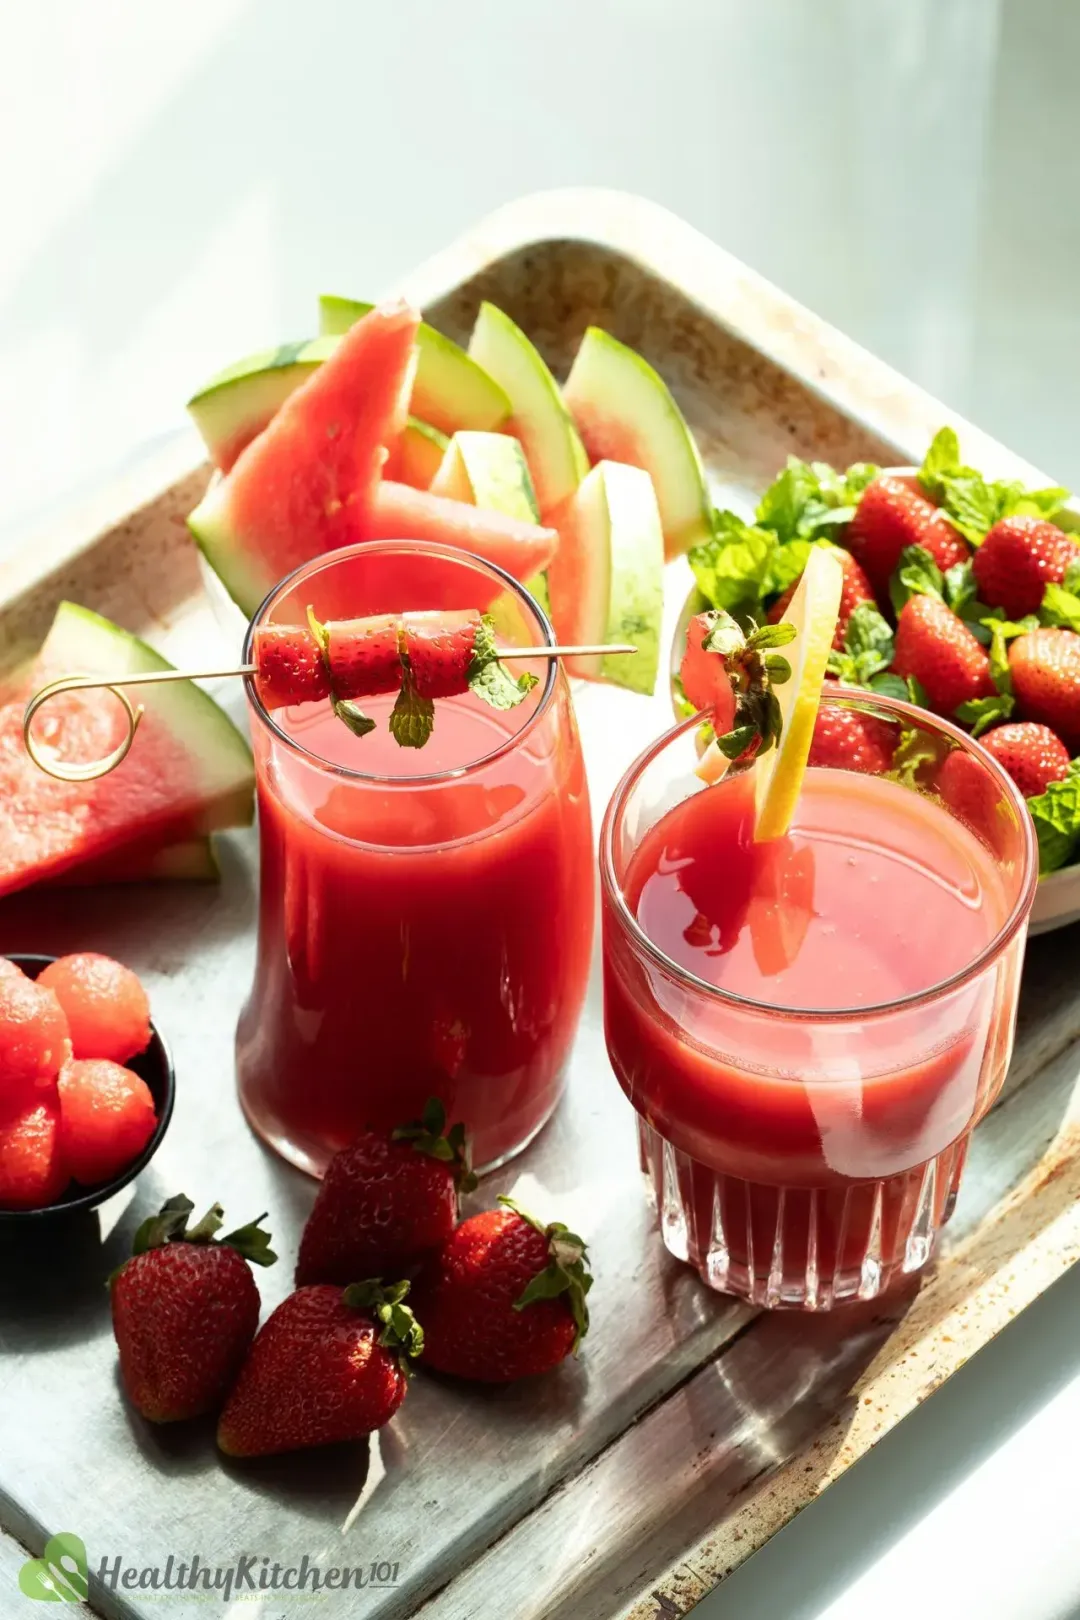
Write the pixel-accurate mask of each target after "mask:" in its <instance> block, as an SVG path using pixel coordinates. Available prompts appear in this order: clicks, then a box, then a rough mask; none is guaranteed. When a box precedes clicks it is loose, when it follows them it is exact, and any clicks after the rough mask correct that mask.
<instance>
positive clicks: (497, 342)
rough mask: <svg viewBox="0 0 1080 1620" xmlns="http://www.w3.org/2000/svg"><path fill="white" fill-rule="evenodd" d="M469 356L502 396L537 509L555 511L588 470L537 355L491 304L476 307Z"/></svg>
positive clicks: (547, 512)
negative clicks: (499, 388) (529, 474)
mask: <svg viewBox="0 0 1080 1620" xmlns="http://www.w3.org/2000/svg"><path fill="white" fill-rule="evenodd" d="M469 354H470V355H471V356H472V358H473V359H474V360H477V361H479V363H480V365H481V366H483V368H484V370H485V371H487V372H489V373H490V375H491V376H493V377H494V378H495V380H496V382H498V383H499V384H500V385H501V386H502V388H503V389H504V390H505V391H506V393H507V394H508V396H509V398H510V401H511V404H512V406H513V426H514V431H515V432H516V433H517V434H518V436H519V438H520V439H521V442H522V444H523V445H524V447H525V455H526V458H527V460H528V463H529V467H530V469H531V471H532V477H533V482H534V484H535V486H536V493H537V497H538V499H539V502H540V510H541V512H542V513H543V515H544V516H545V517H547V516H548V515H550V514H551V513H553V512H555V511H556V509H557V508H558V507H559V506H561V505H562V503H563V502H564V501H565V500H568V499H569V498H570V496H571V495H572V494H573V493H574V491H575V490H576V489H577V487H578V485H579V484H580V483H581V480H582V479H583V478H584V476H585V474H586V473H587V472H588V470H589V461H588V457H587V456H586V454H585V447H584V445H583V444H582V442H581V439H580V438H579V437H578V431H577V429H576V427H575V426H574V422H573V418H572V417H571V415H570V412H569V411H568V410H567V408H566V405H565V404H564V402H563V397H562V394H561V393H560V392H559V385H558V383H557V382H556V381H555V378H554V377H553V376H552V375H551V372H550V371H549V369H548V367H547V365H546V363H545V361H544V359H543V356H542V355H541V354H540V352H539V351H538V349H537V348H536V346H535V345H534V344H532V343H530V341H529V339H528V338H527V337H526V336H525V334H524V332H523V331H522V330H521V328H520V327H519V326H517V325H516V324H515V323H514V322H513V321H512V320H511V319H510V317H509V315H504V314H503V312H502V310H501V309H499V308H497V306H496V305H495V304H489V303H483V304H481V305H480V311H479V314H478V315H477V317H476V325H475V326H474V327H473V333H472V337H471V338H470V339H469Z"/></svg>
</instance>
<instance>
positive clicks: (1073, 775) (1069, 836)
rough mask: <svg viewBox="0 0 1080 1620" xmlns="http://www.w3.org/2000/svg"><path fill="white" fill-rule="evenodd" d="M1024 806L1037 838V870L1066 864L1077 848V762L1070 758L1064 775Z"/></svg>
mask: <svg viewBox="0 0 1080 1620" xmlns="http://www.w3.org/2000/svg"><path fill="white" fill-rule="evenodd" d="M1027 807H1028V809H1029V810H1030V812H1031V818H1032V820H1033V821H1034V823H1035V835H1036V837H1037V838H1038V840H1039V871H1040V872H1056V871H1057V870H1058V868H1059V867H1060V866H1068V865H1069V863H1070V862H1071V861H1072V859H1073V858H1074V856H1075V855H1076V853H1077V849H1078V848H1080V761H1077V760H1073V762H1072V765H1071V766H1070V767H1069V774H1068V776H1066V777H1064V778H1063V780H1062V781H1060V782H1051V783H1050V784H1049V786H1048V787H1047V789H1046V791H1045V793H1040V794H1039V796H1038V798H1036V799H1029V800H1028V802H1027Z"/></svg>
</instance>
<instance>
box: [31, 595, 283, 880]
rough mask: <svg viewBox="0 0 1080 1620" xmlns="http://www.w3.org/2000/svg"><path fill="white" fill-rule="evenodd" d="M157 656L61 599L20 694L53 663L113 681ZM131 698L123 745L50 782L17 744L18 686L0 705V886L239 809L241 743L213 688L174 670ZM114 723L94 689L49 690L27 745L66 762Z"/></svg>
mask: <svg viewBox="0 0 1080 1620" xmlns="http://www.w3.org/2000/svg"><path fill="white" fill-rule="evenodd" d="M169 667H170V666H169V665H168V664H167V663H166V661H165V660H164V659H163V658H161V657H160V656H159V655H158V654H157V653H155V652H154V651H153V650H152V649H151V648H150V647H148V646H146V644H145V643H144V642H141V641H139V640H138V639H137V638H136V637H135V636H132V635H129V634H128V633H127V632H126V631H124V630H121V629H119V628H118V626H116V625H114V624H111V623H110V622H109V621H108V620H107V619H103V618H101V617H100V616H99V615H98V614H96V613H91V612H90V611H89V610H88V609H86V608H81V607H77V606H75V605H74V604H73V603H70V602H62V603H61V604H60V606H59V608H58V609H57V613H56V618H55V620H54V621H53V626H52V629H51V630H50V632H49V635H48V637H47V639H46V641H45V645H44V646H43V648H42V650H41V653H40V654H39V656H38V658H37V660H36V661H35V663H34V665H33V667H32V669H31V670H30V672H29V675H28V677H27V682H26V694H29V693H32V692H34V691H36V690H38V688H40V687H41V686H43V685H45V684H46V683H47V682H49V681H51V680H56V679H58V678H59V677H60V676H61V675H72V674H87V675H90V674H96V675H108V676H111V677H113V678H115V679H116V680H117V681H118V682H121V683H122V681H123V678H124V676H125V675H134V674H137V673H142V672H147V671H150V670H156V669H168V668H169ZM140 701H141V702H142V703H143V704H144V706H145V711H146V712H145V714H144V716H143V720H142V724H141V725H140V727H139V732H138V735H137V737H136V739H135V743H134V745H133V747H132V749H131V752H130V753H129V754H128V756H127V758H126V759H125V760H124V761H123V763H122V764H121V765H119V766H118V767H117V768H116V770H114V771H112V772H111V773H110V774H109V775H108V776H104V777H101V778H99V779H98V780H97V781H93V782H61V781H57V780H56V779H55V778H54V777H51V776H48V775H46V774H45V772H43V771H41V770H39V769H38V767H37V766H36V765H35V764H34V762H33V760H32V759H31V758H30V756H29V754H28V753H27V752H26V749H25V746H24V744H23V737H22V719H23V709H24V704H25V695H22V696H19V697H17V698H15V699H12V700H11V701H9V702H7V703H5V704H3V705H2V706H0V894H9V893H11V892H13V891H14V890H16V889H22V888H26V887H27V886H28V885H29V884H31V883H34V882H37V881H38V880H40V879H43V878H46V877H54V876H57V875H59V874H60V873H62V872H65V871H68V870H69V869H71V868H74V867H77V866H79V865H80V864H81V863H83V862H85V861H91V860H98V859H104V858H106V857H109V856H113V855H117V854H118V853H119V852H121V851H122V850H124V849H125V848H127V847H130V846H132V845H135V846H137V847H138V848H139V850H140V851H146V850H147V849H149V848H151V847H153V846H154V845H157V846H158V847H160V846H162V845H165V844H168V843H171V842H180V841H183V840H186V839H190V838H192V837H194V836H196V835H200V834H202V833H206V832H209V831H211V830H212V829H214V828H217V827H230V826H237V825H240V824H242V823H244V822H247V821H250V820H251V818H252V814H253V800H254V772H253V768H252V760H251V753H250V750H249V749H248V746H247V744H246V742H245V741H244V739H243V737H242V736H241V735H240V733H239V732H238V731H237V729H236V727H235V726H234V725H233V724H232V721H231V720H230V719H229V718H228V716H227V715H226V714H225V713H224V712H223V710H221V709H219V708H218V706H217V704H216V703H215V702H214V701H213V699H212V698H210V697H208V696H207V695H206V693H205V692H202V691H200V690H199V688H198V687H196V686H193V685H192V684H191V683H190V682H188V681H184V682H179V681H178V682H176V683H168V684H166V685H161V686H149V687H144V688H142V689H141V692H140ZM125 729H126V721H125V719H124V715H123V711H122V710H121V708H120V705H119V703H118V702H117V700H116V699H115V697H113V696H112V695H111V694H110V693H108V692H103V691H95V692H70V693H65V694H63V695H61V696H60V697H57V698H53V699H51V700H50V701H49V702H48V703H47V704H46V705H45V706H44V707H43V708H42V709H41V710H40V711H39V713H38V715H37V717H36V719H35V722H34V735H35V740H36V741H37V742H38V744H39V747H41V748H43V749H53V750H55V751H56V754H57V756H58V758H60V759H62V760H64V761H66V762H69V763H71V762H76V761H80V762H81V761H86V760H91V759H98V758H100V757H101V756H103V755H104V754H107V753H109V752H110V751H111V750H112V749H113V748H115V747H116V746H117V744H118V743H119V742H120V741H121V739H122V737H123V735H124V732H125Z"/></svg>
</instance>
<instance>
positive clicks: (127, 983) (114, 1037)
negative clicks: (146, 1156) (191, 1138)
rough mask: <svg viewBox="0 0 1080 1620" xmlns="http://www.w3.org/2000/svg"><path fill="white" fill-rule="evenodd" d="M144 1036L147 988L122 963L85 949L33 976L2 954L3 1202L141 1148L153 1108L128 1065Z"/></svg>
mask: <svg viewBox="0 0 1080 1620" xmlns="http://www.w3.org/2000/svg"><path fill="white" fill-rule="evenodd" d="M149 1042H150V1007H149V1003H148V1001H147V998H146V991H145V990H144V989H143V987H142V985H141V984H140V982H139V980H138V978H137V977H136V975H135V974H134V973H132V971H131V969H130V968H126V967H124V966H123V965H122V964H121V963H120V962H114V961H112V960H111V958H109V957H107V956H99V955H97V954H96V953H94V952H83V953H80V954H79V955H76V956H63V957H61V958H60V959H59V960H58V961H56V962H52V963H50V964H49V966H48V967H46V968H45V970H44V971H43V972H42V973H41V974H40V975H39V977H38V978H37V979H31V978H28V977H27V975H26V974H25V973H23V971H22V970H21V968H19V967H18V966H17V965H16V964H15V963H14V962H10V961H8V960H7V958H6V957H0V1209H7V1210H28V1209H42V1208H45V1207H47V1206H48V1205H50V1204H53V1203H55V1202H56V1201H57V1199H59V1198H60V1197H61V1196H62V1195H63V1193H64V1192H65V1191H66V1190H67V1188H68V1186H69V1184H70V1182H71V1181H72V1180H74V1181H77V1182H78V1183H79V1184H80V1185H81V1186H82V1187H84V1188H91V1187H98V1186H101V1185H103V1184H104V1183H106V1182H109V1181H112V1180H113V1179H114V1178H115V1177H116V1176H118V1175H119V1174H120V1173H121V1171H123V1170H125V1169H126V1168H127V1167H128V1165H130V1164H132V1163H133V1162H134V1161H135V1160H136V1159H137V1158H138V1157H139V1155H140V1153H142V1151H143V1149H144V1148H145V1146H146V1144H147V1142H148V1141H149V1140H150V1137H151V1136H152V1135H153V1133H154V1129H155V1127H156V1125H157V1115H156V1112H155V1109H154V1099H153V1097H152V1096H151V1094H150V1090H149V1087H148V1086H147V1085H146V1082H145V1081H144V1080H142V1079H141V1078H140V1076H139V1075H137V1074H135V1073H133V1072H132V1070H131V1069H129V1068H126V1067H125V1065H126V1064H127V1063H129V1062H130V1061H131V1059H132V1058H134V1057H136V1056H137V1055H138V1054H139V1053H140V1052H143V1051H145V1050H146V1047H147V1046H148V1044H149Z"/></svg>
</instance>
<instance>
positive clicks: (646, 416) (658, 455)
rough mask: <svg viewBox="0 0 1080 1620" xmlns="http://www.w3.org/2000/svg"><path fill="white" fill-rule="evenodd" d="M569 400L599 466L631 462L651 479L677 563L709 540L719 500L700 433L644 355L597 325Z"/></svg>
mask: <svg viewBox="0 0 1080 1620" xmlns="http://www.w3.org/2000/svg"><path fill="white" fill-rule="evenodd" d="M563 399H564V400H565V401H566V404H567V405H568V406H569V409H570V413H571V415H572V416H573V418H574V421H575V422H576V423H577V427H578V432H579V433H580V434H581V437H582V439H583V440H584V443H585V448H586V450H587V451H588V453H589V460H590V461H591V462H594V463H595V462H598V461H604V460H610V461H620V462H627V463H629V464H630V465H631V466H634V467H642V468H644V470H645V471H646V472H647V473H649V474H650V476H651V478H652V481H653V487H654V488H655V490H656V499H657V502H658V504H659V507H660V518H661V521H662V523H663V525H664V543H665V549H666V552H667V555H668V556H669V557H675V556H678V555H679V553H680V552H683V551H686V550H688V549H689V547H690V546H696V545H698V544H700V542H702V541H703V540H707V539H708V537H709V535H710V534H711V533H712V524H711V502H710V500H709V490H708V485H707V484H706V482H705V472H704V469H703V467H702V465H701V457H700V456H699V455H698V450H697V445H696V444H695V443H694V437H693V434H692V433H691V432H690V429H689V427H688V426H687V424H686V419H685V418H684V416H683V414H682V412H681V411H680V409H679V407H678V405H676V403H675V401H674V399H673V398H672V395H671V391H670V389H669V388H668V386H667V384H666V383H665V382H664V380H663V378H662V377H661V376H660V375H659V374H658V373H657V372H655V371H654V370H653V368H652V366H650V365H649V364H648V362H647V361H645V360H643V359H642V358H641V356H640V354H637V353H635V351H634V350H633V349H631V348H628V347H627V345H626V344H625V343H620V342H618V340H617V339H616V338H613V337H612V336H611V334H610V333H609V332H605V331H603V330H602V329H601V328H600V327H599V326H590V327H589V328H588V330H587V331H586V333H585V336H584V337H583V338H582V340H581V346H580V348H579V349H578V352H577V354H576V356H575V358H574V364H573V365H572V366H571V368H570V375H569V377H567V379H566V385H565V387H564V388H563Z"/></svg>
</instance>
